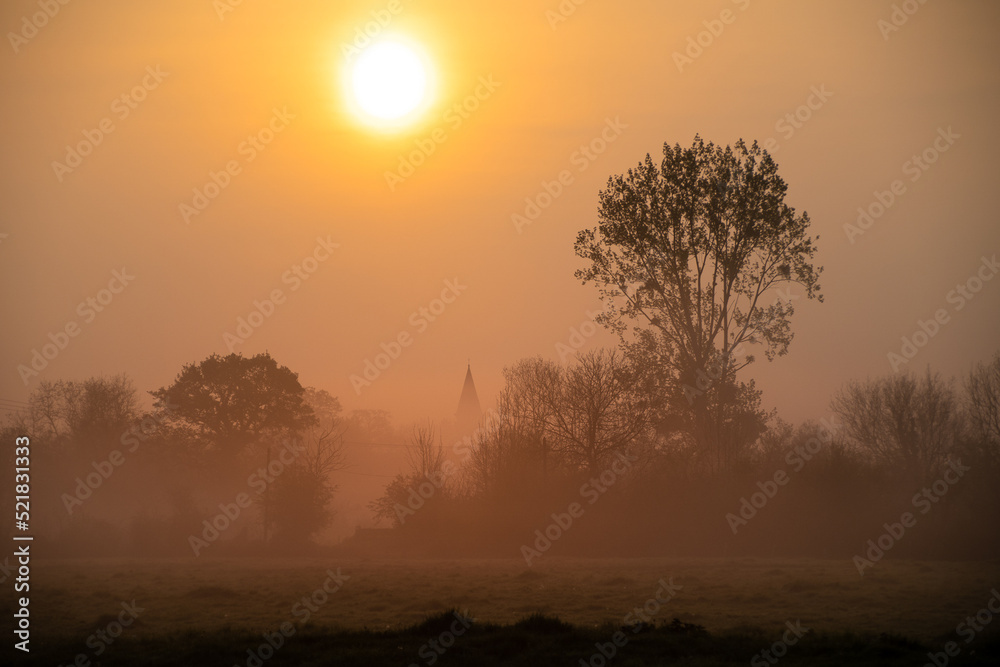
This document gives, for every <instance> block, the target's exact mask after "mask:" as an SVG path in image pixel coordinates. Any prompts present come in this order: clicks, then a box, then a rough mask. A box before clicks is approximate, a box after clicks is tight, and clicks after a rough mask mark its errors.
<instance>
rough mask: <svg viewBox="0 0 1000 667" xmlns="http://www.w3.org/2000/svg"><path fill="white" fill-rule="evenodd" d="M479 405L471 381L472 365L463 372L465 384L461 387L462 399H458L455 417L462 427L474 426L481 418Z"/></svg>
mask: <svg viewBox="0 0 1000 667" xmlns="http://www.w3.org/2000/svg"><path fill="white" fill-rule="evenodd" d="M482 412H483V411H482V408H481V407H480V405H479V394H477V393H476V383H475V382H474V381H473V380H472V364H471V363H470V364H469V365H468V367H467V368H466V370H465V384H464V385H463V386H462V397H461V398H459V399H458V411H457V412H456V414H455V416H456V417H457V418H458V423H459V424H460V425H462V426H466V425H474V424H475V423H476V422H478V421H479V417H480V416H482Z"/></svg>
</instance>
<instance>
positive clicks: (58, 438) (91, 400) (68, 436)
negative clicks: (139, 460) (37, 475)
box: [27, 375, 140, 455]
mask: <svg viewBox="0 0 1000 667" xmlns="http://www.w3.org/2000/svg"><path fill="white" fill-rule="evenodd" d="M28 405H29V407H28V410H27V413H28V414H27V419H28V421H29V422H30V423H31V424H32V426H33V435H35V436H36V437H39V438H41V439H42V440H43V441H46V442H48V443H49V444H54V443H59V442H61V443H65V444H69V445H71V446H72V448H73V449H75V450H77V451H79V452H82V453H85V454H88V455H95V454H104V453H106V452H107V451H108V450H109V449H113V448H114V447H115V446H117V444H118V442H119V440H120V438H121V437H122V435H123V434H124V433H125V432H126V431H127V430H128V429H129V427H130V426H132V425H133V424H134V423H135V422H136V421H137V420H138V419H139V417H140V411H139V398H138V393H137V392H136V389H135V386H134V385H133V383H132V380H131V379H130V378H129V377H128V376H126V375H114V376H110V377H93V378H88V379H87V380H84V381H82V382H77V381H73V380H58V381H55V382H51V381H47V380H43V381H42V382H40V383H39V384H38V387H36V388H35V390H34V391H33V392H32V393H31V395H30V396H29V397H28Z"/></svg>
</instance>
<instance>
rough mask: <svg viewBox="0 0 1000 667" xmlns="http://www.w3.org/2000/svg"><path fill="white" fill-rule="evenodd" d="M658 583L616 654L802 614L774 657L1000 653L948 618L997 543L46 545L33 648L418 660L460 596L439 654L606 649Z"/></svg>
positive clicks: (965, 612)
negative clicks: (270, 647)
mask: <svg viewBox="0 0 1000 667" xmlns="http://www.w3.org/2000/svg"><path fill="white" fill-rule="evenodd" d="M334 577H336V578H334ZM663 584H673V585H674V587H675V588H674V593H673V594H672V596H670V598H671V599H669V601H667V602H664V603H663V604H658V603H657V604H650V605H649V606H647V607H646V609H647V612H646V615H645V620H646V621H647V626H646V628H652V630H651V631H650V632H643V633H641V634H634V635H632V634H631V633H630V634H629V639H630V640H631V641H629V643H628V645H627V646H625V647H622V648H620V649H618V650H617V652H618V655H617V656H616V657H615V664H618V665H629V664H636V665H639V664H642V665H654V664H674V661H675V660H678V661H680V662H681V663H682V664H706V665H707V664H747V663H751V661H752V659H754V657H755V656H757V655H758V654H759V652H760V651H762V650H765V649H768V648H769V647H770V646H771V644H772V643H774V642H777V641H780V640H781V639H782V636H783V633H784V631H785V630H786V629H787V627H788V626H787V625H786V623H792V624H795V623H796V622H798V623H800V624H801V626H802V627H804V628H807V629H808V633H806V634H805V636H804V637H803V638H802V639H801V640H800V641H799V642H797V644H796V645H795V646H790V647H788V649H787V657H786V658H785V659H784V662H785V663H786V664H848V663H847V662H844V660H845V659H846V657H847V656H851V655H853V656H854V658H855V659H852V660H850V661H849V662H850V664H923V663H922V662H914V661H915V660H921V659H922V660H924V661H926V660H927V656H926V653H927V652H928V651H940V650H942V647H943V646H944V644H945V642H947V641H949V640H954V641H956V642H958V643H959V644H960V645H961V647H962V651H963V653H962V655H960V656H959V659H960V660H964V661H966V662H965V663H964V664H995V663H993V662H992V660H995V659H996V658H997V657H998V656H1000V654H998V652H997V651H998V644H997V640H996V637H997V635H998V634H1000V633H997V627H1000V619H998V622H997V623H995V624H993V626H992V627H990V626H987V627H985V628H984V630H983V631H982V632H978V633H977V634H976V636H975V637H974V638H973V639H972V640H971V641H970V642H969V643H968V644H966V643H965V642H964V641H963V640H962V639H959V638H958V637H957V635H956V634H955V631H956V626H957V625H958V624H959V623H961V622H962V621H963V619H965V618H966V617H967V616H970V615H975V614H976V613H977V612H978V611H979V610H980V609H982V608H983V607H985V606H986V603H987V601H988V600H989V598H990V596H991V590H992V589H994V588H996V587H998V586H1000V562H997V561H993V562H923V561H892V560H885V561H882V562H880V563H878V564H876V566H875V567H873V568H870V569H867V570H866V571H865V574H864V576H860V575H859V574H858V571H857V569H856V568H855V566H854V565H853V563H852V562H851V561H849V560H809V559H800V560H792V559H751V558H741V559H665V558H649V559H571V558H556V557H553V558H546V557H543V558H542V559H539V560H537V561H536V562H535V565H534V566H533V567H531V568H528V567H527V566H526V565H525V563H524V561H520V560H516V561H515V560H488V559H476V560H405V561H404V560H393V559H357V558H355V559H344V560H338V559H337V558H329V559H326V558H324V559H319V558H315V559H250V558H243V559H210V558H200V559H195V560H192V559H183V560H48V561H40V562H37V563H36V564H35V567H34V570H33V572H32V617H33V619H34V623H35V634H34V635H33V641H34V646H33V649H34V650H33V653H41V654H42V655H43V656H44V657H45V659H47V660H50V661H51V662H52V664H67V665H68V664H71V663H72V661H73V660H74V659H75V656H77V655H79V654H84V655H86V656H88V659H89V660H93V661H94V662H92V663H91V664H102V665H110V664H161V665H169V664H189V665H195V664H219V665H233V664H241V665H245V664H247V662H248V660H249V661H250V663H251V664H254V663H253V660H252V658H251V656H250V655H249V654H248V653H247V651H248V650H252V649H253V648H254V647H258V646H260V645H261V642H262V641H263V639H262V637H263V634H264V633H272V635H273V633H274V632H275V631H277V630H278V629H279V628H280V627H281V626H282V624H286V626H285V627H286V628H288V627H294V628H295V635H294V636H289V637H288V638H287V639H286V640H285V641H283V642H282V644H283V646H282V648H281V649H280V650H278V651H276V652H275V654H274V656H273V657H268V658H267V659H266V660H261V663H262V664H267V665H279V664H317V665H319V664H387V665H389V664H395V665H411V664H417V665H430V664H433V663H432V662H430V659H431V655H432V654H431V653H429V652H428V651H427V649H426V642H428V640H430V639H432V638H434V637H437V636H438V635H439V634H440V632H441V631H446V630H447V628H448V627H449V626H450V624H451V621H452V619H453V618H454V615H453V613H452V610H457V611H460V612H462V613H465V614H467V615H469V616H471V618H472V619H473V622H472V628H473V629H472V631H470V632H469V633H468V634H467V635H466V636H465V637H460V638H458V639H457V641H456V642H455V647H454V648H452V649H451V650H449V651H447V652H444V653H443V654H442V655H438V654H433V657H434V660H433V662H436V663H438V664H456V665H458V664H464V665H473V664H552V663H553V662H556V663H561V664H568V665H578V664H580V662H579V661H580V660H581V659H582V660H584V661H585V662H584V664H600V661H599V660H597V661H595V662H589V661H590V660H591V658H592V657H593V656H592V654H594V655H597V654H595V650H596V649H595V642H603V643H606V642H608V641H609V640H610V639H611V636H612V634H613V633H614V632H615V631H617V630H618V629H619V628H621V627H622V625H623V623H625V619H626V616H627V615H628V614H629V613H630V612H633V616H632V619H638V618H641V617H642V616H641V615H640V616H635V615H634V613H635V610H636V609H637V608H639V609H641V608H643V607H644V606H645V605H646V603H647V602H650V601H651V600H653V599H655V596H656V595H657V594H658V593H662V592H663V590H664V589H663V588H662V586H663ZM324 586H326V588H325V590H324ZM327 591H332V592H329V593H327ZM133 600H134V601H135V605H136V607H138V608H140V609H141V610H142V611H141V612H139V613H138V616H137V619H136V620H135V621H134V622H132V623H131V625H130V626H129V627H127V628H125V629H124V631H123V632H122V634H121V636H120V637H119V638H117V639H115V640H114V642H112V643H110V644H108V645H106V646H103V650H101V655H100V656H97V655H94V654H95V652H96V649H95V646H97V647H101V646H102V644H103V640H94V639H92V637H93V636H94V633H95V632H96V631H97V630H101V629H106V628H107V626H108V625H109V624H113V623H114V621H115V619H116V618H117V615H118V614H119V612H120V611H121V609H122V603H123V602H124V603H131V602H132V601H133ZM657 607H658V608H657ZM654 608H655V612H653V613H649V610H650V609H654ZM429 618H432V619H435V618H436V620H431V621H428V619H429ZM526 618H531V619H532V620H530V621H527V622H526V621H525V620H524V619H526ZM555 619H558V622H557V621H556V620H555ZM674 619H678V621H676V622H675V621H674ZM519 622H520V625H518V623H519ZM288 624H290V625H288ZM421 624H423V625H421ZM563 624H566V625H563ZM570 626H572V627H570ZM637 629H638V628H637ZM88 640H89V641H88ZM463 640H464V641H463ZM498 647H500V648H498ZM421 649H423V653H421ZM498 650H499V651H500V653H497V652H496V651H498ZM545 651H549V652H551V654H545V653H544V652H545ZM845 652H846V653H845ZM838 656H839V657H838ZM258 657H259V655H258ZM598 657H599V656H598ZM521 660H524V662H520V661H521ZM826 660H831V661H830V662H825V661H826ZM970 660H971V662H970ZM60 661H61V662H60ZM800 661H805V662H800ZM980 661H983V662H980ZM761 664H769V663H767V662H765V663H761ZM953 664H956V663H953Z"/></svg>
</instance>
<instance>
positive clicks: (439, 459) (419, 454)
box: [406, 423, 444, 479]
mask: <svg viewBox="0 0 1000 667" xmlns="http://www.w3.org/2000/svg"><path fill="white" fill-rule="evenodd" d="M406 460H407V463H408V464H409V466H410V477H412V478H414V479H425V478H430V477H431V476H432V475H436V474H438V473H439V472H440V471H441V466H442V465H443V464H444V448H443V447H442V446H441V440H440V438H439V437H438V435H437V433H436V431H435V429H434V426H433V425H431V424H430V423H427V424H419V425H415V426H414V427H413V432H412V434H411V435H410V446H409V447H407V448H406Z"/></svg>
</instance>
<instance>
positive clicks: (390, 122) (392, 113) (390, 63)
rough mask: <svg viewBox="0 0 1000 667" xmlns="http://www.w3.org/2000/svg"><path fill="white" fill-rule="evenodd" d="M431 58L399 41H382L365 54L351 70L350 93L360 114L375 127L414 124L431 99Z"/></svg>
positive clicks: (371, 46) (393, 39) (360, 56)
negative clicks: (429, 59)
mask: <svg viewBox="0 0 1000 667" xmlns="http://www.w3.org/2000/svg"><path fill="white" fill-rule="evenodd" d="M431 78H432V77H431V74H430V67H429V62H428V60H427V58H426V57H425V56H424V55H423V54H421V53H420V52H419V50H418V49H417V48H416V47H414V46H411V45H410V44H408V43H406V42H405V41H402V40H400V39H397V38H387V39H382V40H380V41H378V42H376V43H374V44H372V45H370V46H368V47H367V48H365V50H364V51H362V52H361V54H360V55H359V56H358V58H357V60H356V61H355V62H354V63H353V64H352V65H351V67H350V94H351V97H352V100H353V103H354V105H355V108H356V113H357V115H358V116H359V117H360V118H361V119H362V120H364V121H366V122H367V123H369V124H371V125H377V126H382V127H397V126H402V125H408V124H410V123H412V122H413V121H414V120H415V119H416V118H417V117H418V116H419V115H420V113H421V112H422V111H424V110H425V109H426V107H427V106H428V104H429V101H430V97H431V88H432V86H431Z"/></svg>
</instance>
